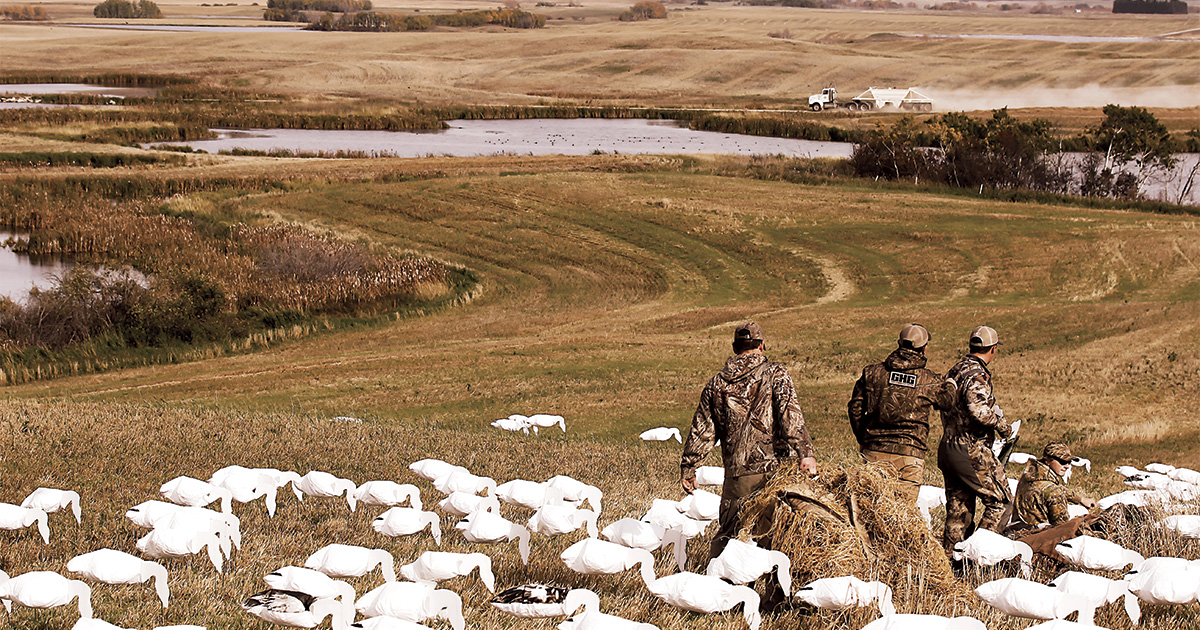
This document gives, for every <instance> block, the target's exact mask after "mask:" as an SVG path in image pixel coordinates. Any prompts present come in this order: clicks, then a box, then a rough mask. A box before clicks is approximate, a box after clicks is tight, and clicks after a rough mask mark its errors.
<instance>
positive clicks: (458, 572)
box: [400, 551, 496, 593]
mask: <svg viewBox="0 0 1200 630" xmlns="http://www.w3.org/2000/svg"><path fill="white" fill-rule="evenodd" d="M476 569H478V570H479V581H480V582H483V586H484V587H485V588H487V590H488V592H489V593H495V592H496V576H495V575H493V574H492V559H491V558H489V557H488V556H487V555H486V554H482V553H451V552H446V551H426V552H425V553H423V554H421V557H419V558H417V559H416V561H414V562H410V563H409V564H406V565H404V566H402V567H400V574H401V575H403V576H404V577H405V578H407V579H409V580H412V581H413V582H431V583H433V584H437V583H438V582H443V581H445V580H449V579H451V578H456V577H461V576H465V575H470V574H471V572H473V571H475V570H476Z"/></svg>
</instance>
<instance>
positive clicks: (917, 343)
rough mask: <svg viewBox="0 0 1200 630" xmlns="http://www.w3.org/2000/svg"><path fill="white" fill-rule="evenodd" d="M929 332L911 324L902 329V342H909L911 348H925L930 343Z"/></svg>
mask: <svg viewBox="0 0 1200 630" xmlns="http://www.w3.org/2000/svg"><path fill="white" fill-rule="evenodd" d="M929 339H930V337H929V331H928V330H925V327H924V326H922V325H920V324H909V325H907V326H905V327H904V328H901V329H900V341H901V342H904V341H907V342H908V346H909V347H910V348H913V349H914V350H915V349H918V348H924V347H925V345H926V344H928V343H929Z"/></svg>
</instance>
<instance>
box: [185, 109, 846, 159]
mask: <svg viewBox="0 0 1200 630" xmlns="http://www.w3.org/2000/svg"><path fill="white" fill-rule="evenodd" d="M448 124H449V125H450V128H449V129H444V130H438V131H421V132H412V131H342V130H315V129H247V130H236V129H214V131H216V132H217V133H218V134H219V137H218V138H215V139H211V140H196V141H193V142H188V143H182V144H187V145H188V146H190V147H192V148H195V149H203V150H205V151H208V152H210V153H216V152H218V151H222V150H230V149H235V148H240V149H249V150H254V151H270V150H273V149H286V150H292V151H300V152H320V151H325V152H334V151H363V152H367V153H370V154H377V155H384V156H391V157H422V156H429V155H436V156H440V155H445V156H453V157H469V156H478V155H496V154H505V153H507V154H516V155H550V154H561V155H587V154H590V153H594V152H597V151H600V152H604V153H613V152H616V153H622V154H655V153H661V154H691V153H729V154H738V155H776V154H782V155H788V156H793V157H849V156H850V151H851V150H852V148H853V147H852V145H850V144H847V143H841V142H813V141H810V140H791V139H786V138H768V137H762V136H748V135H741V134H731V133H716V132H712V131H693V130H691V129H687V128H684V127H680V126H679V125H677V124H676V123H675V122H674V121H661V120H641V119H630V120H612V119H599V118H579V119H545V118H543V119H535V120H452V121H449V123H448Z"/></svg>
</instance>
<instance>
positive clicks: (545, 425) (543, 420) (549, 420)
mask: <svg viewBox="0 0 1200 630" xmlns="http://www.w3.org/2000/svg"><path fill="white" fill-rule="evenodd" d="M553 426H558V428H560V429H562V431H563V433H566V432H567V421H566V420H565V419H564V418H563V417H562V416H556V415H553V414H548V413H535V414H533V415H532V416H529V428H531V429H533V432H534V433H537V432H538V429H549V428H550V427H553Z"/></svg>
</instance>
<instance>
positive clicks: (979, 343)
mask: <svg viewBox="0 0 1200 630" xmlns="http://www.w3.org/2000/svg"><path fill="white" fill-rule="evenodd" d="M1002 343H1003V342H1002V341H1000V335H998V334H996V329H995V328H992V327H991V326H977V327H976V328H975V330H972V331H971V341H970V344H971V346H973V347H979V348H988V347H991V346H998V345H1001V344H1002Z"/></svg>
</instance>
